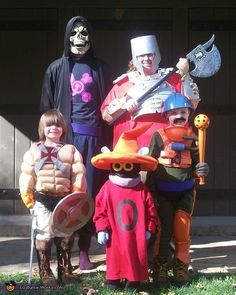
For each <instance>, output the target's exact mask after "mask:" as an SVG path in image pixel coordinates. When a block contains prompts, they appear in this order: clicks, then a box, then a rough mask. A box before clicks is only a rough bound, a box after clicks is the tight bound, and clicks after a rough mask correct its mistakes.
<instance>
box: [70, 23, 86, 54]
mask: <svg viewBox="0 0 236 295" xmlns="http://www.w3.org/2000/svg"><path fill="white" fill-rule="evenodd" d="M89 48H90V42H89V34H88V31H87V28H86V27H85V26H84V25H83V24H82V23H80V22H78V23H77V24H76V25H75V27H74V28H73V29H72V31H71V33H70V51H71V53H72V54H73V55H74V56H76V57H83V56H84V55H85V54H86V53H87V51H88V50H89Z"/></svg>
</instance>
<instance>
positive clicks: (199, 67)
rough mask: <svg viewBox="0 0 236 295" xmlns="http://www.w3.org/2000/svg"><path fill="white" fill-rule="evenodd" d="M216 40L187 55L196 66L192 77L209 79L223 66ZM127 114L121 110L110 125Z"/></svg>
mask: <svg viewBox="0 0 236 295" xmlns="http://www.w3.org/2000/svg"><path fill="white" fill-rule="evenodd" d="M214 40H215V35H214V34H213V35H212V37H211V38H210V39H209V40H208V41H207V42H206V43H205V44H203V45H202V44H199V45H198V46H197V47H195V48H194V49H193V50H192V51H191V52H189V53H188V54H187V55H186V58H187V59H188V60H189V62H192V63H194V65H195V68H194V69H193V70H192V71H191V72H190V74H191V75H192V76H194V77H201V78H207V77H211V76H213V75H214V74H215V73H216V72H218V70H219V68H220V66H221V56H220V52H219V50H218V49H217V47H216V46H215V45H214V44H213V42H214ZM212 44H213V45H212ZM211 45H212V48H211V50H210V51H207V49H209V48H210V46H211ZM177 71H178V68H177V67H175V68H173V69H172V70H171V71H170V72H169V73H168V74H167V75H165V76H164V77H163V78H161V79H160V80H159V81H158V82H157V83H156V84H154V85H153V86H152V87H151V88H149V89H148V90H147V91H146V92H145V93H144V94H143V95H141V96H140V97H139V98H138V99H137V102H139V103H142V102H143V101H144V100H145V99H146V97H147V95H148V94H150V93H151V92H152V91H153V90H154V89H156V88H157V87H158V86H160V85H161V84H162V83H163V82H165V81H166V80H167V79H168V78H169V77H170V76H171V75H172V74H173V73H175V72H177ZM127 112H128V111H127V110H126V109H121V111H120V113H119V114H118V115H117V116H116V118H115V119H114V120H113V121H111V122H109V123H108V124H109V125H113V124H114V123H115V122H117V121H118V120H119V119H121V118H122V117H123V116H124V115H125V114H126V113H127Z"/></svg>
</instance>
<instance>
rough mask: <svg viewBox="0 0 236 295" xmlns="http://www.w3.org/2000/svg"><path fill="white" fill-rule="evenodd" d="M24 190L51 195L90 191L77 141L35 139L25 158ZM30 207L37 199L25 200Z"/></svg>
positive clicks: (21, 178) (22, 166)
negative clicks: (51, 144) (49, 142)
mask: <svg viewBox="0 0 236 295" xmlns="http://www.w3.org/2000/svg"><path fill="white" fill-rule="evenodd" d="M19 183H20V193H21V195H30V194H33V193H34V192H35V191H36V192H38V193H42V194H45V195H50V196H55V197H58V196H65V195H67V194H68V193H70V192H72V191H80V192H85V191H86V180H85V167H84V165H83V161H82V157H81V154H80V153H79V152H78V150H77V149H76V148H75V147H74V146H73V145H69V144H66V145H63V144H58V145H56V146H55V147H53V148H52V147H46V146H45V145H44V144H43V143H42V142H38V143H33V144H32V146H31V147H30V149H29V151H27V152H26V153H25V155H24V158H23V163H22V165H21V174H20V179H19ZM23 201H24V203H25V204H26V206H27V207H31V206H32V205H33V204H34V200H30V199H26V200H23Z"/></svg>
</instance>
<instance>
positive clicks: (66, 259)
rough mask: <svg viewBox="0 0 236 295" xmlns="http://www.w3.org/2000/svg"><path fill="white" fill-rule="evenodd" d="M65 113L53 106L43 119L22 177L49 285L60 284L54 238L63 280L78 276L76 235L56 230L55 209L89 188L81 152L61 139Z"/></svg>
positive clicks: (41, 269)
mask: <svg viewBox="0 0 236 295" xmlns="http://www.w3.org/2000/svg"><path fill="white" fill-rule="evenodd" d="M66 129H67V128H66V123H65V121H64V118H63V116H62V114H61V113H60V112H59V111H58V110H56V109H52V110H49V111H47V112H46V113H44V114H43V115H42V116H41V118H40V121H39V128H38V132H39V140H40V141H39V142H36V143H33V144H32V145H31V147H30V149H29V150H28V151H27V152H26V153H25V155H24V159H23V163H22V165H21V174H20V179H19V186H20V194H21V197H22V200H23V202H24V204H25V205H26V207H27V208H29V209H30V211H31V214H34V215H35V216H36V236H35V248H36V253H37V259H38V264H39V275H40V278H41V280H42V283H43V285H45V286H56V285H57V284H58V283H57V280H56V278H55V276H54V274H53V272H52V270H51V268H50V259H51V248H52V244H53V242H54V243H55V245H56V248H57V262H58V267H57V272H58V279H59V282H60V283H75V282H77V281H78V277H77V276H76V275H75V274H73V273H72V271H71V262H70V255H71V248H72V246H73V239H74V237H73V235H72V236H70V235H68V234H65V233H62V232H60V231H58V230H54V229H53V226H52V212H53V210H54V208H55V207H56V205H57V204H58V203H59V201H61V200H62V199H63V198H64V197H65V196H67V195H68V194H70V193H71V192H85V191H86V188H87V183H86V179H85V167H84V165H83V159H82V156H81V154H80V152H79V151H78V150H77V149H76V148H75V147H74V146H73V145H71V144H63V143H62V142H61V140H62V139H63V138H64V135H65V133H66Z"/></svg>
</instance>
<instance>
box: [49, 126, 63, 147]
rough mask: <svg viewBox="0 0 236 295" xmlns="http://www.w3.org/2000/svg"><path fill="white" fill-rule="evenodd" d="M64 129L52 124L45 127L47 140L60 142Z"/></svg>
mask: <svg viewBox="0 0 236 295" xmlns="http://www.w3.org/2000/svg"><path fill="white" fill-rule="evenodd" d="M62 133H63V129H62V127H60V126H58V125H55V124H54V125H50V126H45V127H44V135H45V137H46V141H51V142H56V143H58V142H60V138H61V136H62Z"/></svg>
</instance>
